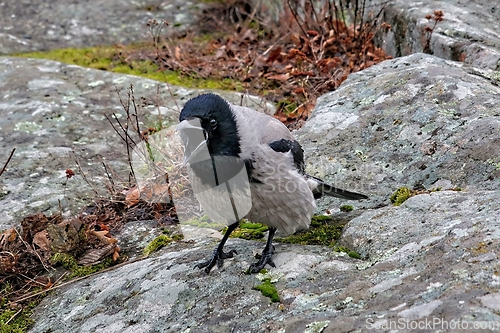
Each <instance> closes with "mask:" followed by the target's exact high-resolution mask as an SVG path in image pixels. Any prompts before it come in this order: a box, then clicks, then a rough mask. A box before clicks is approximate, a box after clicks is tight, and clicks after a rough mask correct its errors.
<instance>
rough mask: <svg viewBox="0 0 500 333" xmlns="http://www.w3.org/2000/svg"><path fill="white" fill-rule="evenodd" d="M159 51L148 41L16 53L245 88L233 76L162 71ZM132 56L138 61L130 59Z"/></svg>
mask: <svg viewBox="0 0 500 333" xmlns="http://www.w3.org/2000/svg"><path fill="white" fill-rule="evenodd" d="M154 54H156V50H154V48H153V47H152V46H151V45H148V44H146V43H141V44H139V43H138V44H132V45H128V46H120V47H118V46H97V47H86V48H81V49H75V48H66V49H58V50H51V51H45V52H30V53H20V54H15V56H21V57H26V58H37V59H49V60H55V61H59V62H63V63H66V64H71V65H78V66H82V67H88V68H94V69H100V70H105V71H111V72H116V73H123V74H130V75H137V76H142V77H145V78H148V79H153V80H157V81H162V82H165V81H166V82H168V83H170V84H175V85H179V86H184V87H190V88H201V89H225V90H236V91H243V86H242V84H241V83H240V82H237V81H235V80H231V79H221V80H212V79H204V78H198V77H195V76H193V75H185V74H183V73H181V72H180V71H168V70H161V69H160V68H159V66H158V65H157V64H155V63H154V62H153V61H151V60H149V59H153V58H154V56H153V55H154ZM130 58H133V59H135V60H130Z"/></svg>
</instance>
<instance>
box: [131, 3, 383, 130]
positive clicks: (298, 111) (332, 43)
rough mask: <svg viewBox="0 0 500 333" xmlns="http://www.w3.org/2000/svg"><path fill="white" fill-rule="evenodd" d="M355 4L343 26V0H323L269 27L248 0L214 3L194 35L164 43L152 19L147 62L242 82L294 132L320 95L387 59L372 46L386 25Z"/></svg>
mask: <svg viewBox="0 0 500 333" xmlns="http://www.w3.org/2000/svg"><path fill="white" fill-rule="evenodd" d="M356 3H359V5H360V8H359V9H358V12H356V13H355V14H354V15H352V16H351V19H350V20H352V21H353V23H350V24H346V22H347V21H348V20H349V19H348V18H346V17H344V16H343V15H342V14H341V13H343V12H345V11H346V10H347V9H346V8H344V7H343V6H342V2H341V1H333V0H330V1H325V4H324V6H323V7H322V8H314V7H313V6H312V5H311V1H305V4H304V5H300V4H299V3H298V2H296V1H287V2H286V4H285V5H284V9H285V10H284V11H283V12H282V13H281V16H280V18H279V24H278V25H273V26H272V27H269V26H267V25H266V24H265V22H264V20H263V19H262V18H259V16H258V15H257V13H256V12H254V11H252V9H251V8H249V5H248V3H246V2H245V1H239V0H232V1H225V2H224V3H215V4H212V7H211V8H209V9H207V10H206V11H205V12H204V14H203V18H202V19H200V24H199V26H200V27H201V28H200V29H199V30H198V31H197V32H196V33H195V32H190V33H185V34H183V35H182V36H175V37H169V38H167V39H162V38H161V33H160V32H161V31H162V29H163V28H164V27H165V25H168V23H166V22H161V23H160V22H157V21H151V22H149V26H150V30H151V33H152V35H153V36H154V38H155V41H156V42H157V46H158V47H157V50H156V51H152V52H151V54H150V55H149V57H150V59H152V60H154V61H155V62H156V63H157V64H158V65H159V66H160V68H161V69H167V70H176V71H181V72H182V73H184V74H187V75H191V76H194V77H201V78H209V77H210V78H212V79H213V78H216V79H221V80H223V79H230V80H234V81H235V82H239V83H242V85H243V89H244V90H245V91H248V92H250V93H253V94H259V95H263V96H264V97H266V98H267V99H269V100H271V101H273V102H276V103H278V106H279V109H278V112H277V114H276V117H277V118H278V119H279V120H281V121H283V122H284V123H285V124H287V125H289V126H290V127H292V128H295V127H298V126H300V125H301V123H302V122H303V121H304V120H306V119H307V118H308V117H309V115H310V113H311V111H312V109H313V107H314V104H315V100H316V98H317V97H318V96H320V95H322V94H324V93H325V92H328V91H332V90H335V89H336V88H337V87H338V86H339V85H340V84H341V83H342V82H343V81H344V80H345V79H346V78H347V76H348V75H349V74H350V73H353V72H357V71H359V70H362V69H364V68H367V67H370V66H372V65H374V64H376V63H379V62H381V61H383V60H385V59H388V58H390V57H389V56H387V55H386V54H385V53H384V52H383V51H382V50H381V49H380V48H378V47H376V46H375V45H374V42H373V37H374V34H375V31H376V30H377V29H390V26H389V25H388V24H382V25H378V17H379V15H380V12H378V13H371V15H368V16H369V17H371V18H372V20H370V21H368V22H367V21H364V20H363V19H362V18H363V17H366V16H367V15H365V14H366V13H365V6H364V1H356ZM366 12H368V10H366ZM303 17H304V18H305V19H302V18H303ZM221 18H225V20H224V19H221ZM206 32H210V34H209V35H206V34H205V33H206ZM200 36H201V37H200ZM207 36H208V37H207ZM202 38H203V39H202ZM140 56H141V57H144V56H145V54H144V53H143V52H140ZM129 59H131V60H132V59H134V55H130V56H129ZM297 121H299V122H298V123H297Z"/></svg>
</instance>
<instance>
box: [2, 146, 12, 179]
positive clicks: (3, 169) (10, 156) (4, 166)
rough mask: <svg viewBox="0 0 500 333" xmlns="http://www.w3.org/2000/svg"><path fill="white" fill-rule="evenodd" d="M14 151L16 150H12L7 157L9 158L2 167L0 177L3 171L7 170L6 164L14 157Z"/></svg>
mask: <svg viewBox="0 0 500 333" xmlns="http://www.w3.org/2000/svg"><path fill="white" fill-rule="evenodd" d="M15 151H16V148H13V149H12V151H11V152H10V155H9V158H8V159H7V162H5V164H4V165H3V168H2V170H1V171H0V176H1V175H2V173H3V172H4V171H5V169H6V168H7V164H9V162H10V159H11V158H12V156H14V152H15Z"/></svg>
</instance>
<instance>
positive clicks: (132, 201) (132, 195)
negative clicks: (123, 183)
mask: <svg viewBox="0 0 500 333" xmlns="http://www.w3.org/2000/svg"><path fill="white" fill-rule="evenodd" d="M140 198H141V194H140V192H139V189H138V188H137V187H134V188H133V189H130V190H128V191H127V192H126V193H125V204H127V206H128V207H129V208H130V207H132V206H135V205H137V204H138V203H139V200H140Z"/></svg>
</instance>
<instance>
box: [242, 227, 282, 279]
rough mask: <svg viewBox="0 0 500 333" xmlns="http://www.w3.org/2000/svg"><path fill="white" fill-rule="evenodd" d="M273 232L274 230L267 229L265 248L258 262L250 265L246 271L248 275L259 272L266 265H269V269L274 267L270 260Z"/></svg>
mask: <svg viewBox="0 0 500 333" xmlns="http://www.w3.org/2000/svg"><path fill="white" fill-rule="evenodd" d="M275 232H276V228H269V237H268V238H267V243H266V247H265V248H264V251H262V255H261V257H260V259H259V261H257V262H256V263H253V264H251V265H250V268H249V269H248V272H249V273H258V272H260V270H261V269H263V268H264V266H266V264H269V265H270V266H271V267H276V265H275V264H274V262H273V259H272V256H273V253H274V246H273V238H274V233H275Z"/></svg>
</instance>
